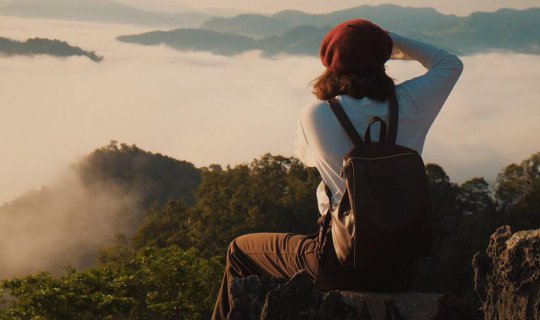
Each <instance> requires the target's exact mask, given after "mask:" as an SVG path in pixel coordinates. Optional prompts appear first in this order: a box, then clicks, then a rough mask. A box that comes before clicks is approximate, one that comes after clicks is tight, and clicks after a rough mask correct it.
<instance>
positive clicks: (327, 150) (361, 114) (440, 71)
mask: <svg viewBox="0 0 540 320" xmlns="http://www.w3.org/2000/svg"><path fill="white" fill-rule="evenodd" d="M389 35H390V37H391V38H392V41H393V52H392V56H391V59H396V60H397V59H400V60H416V61H418V62H420V63H421V64H422V65H423V66H424V67H425V68H426V69H427V70H428V71H427V72H426V73H425V74H424V75H421V76H418V77H416V78H413V79H410V80H407V81H404V82H402V83H400V84H398V85H396V88H395V91H396V96H397V100H398V104H399V123H398V134H397V140H396V144H398V145H402V146H405V147H408V148H411V149H413V150H416V151H417V152H418V153H419V154H422V151H423V146H424V141H425V139H426V135H427V133H428V131H429V129H430V127H431V125H432V124H433V122H434V120H435V118H436V117H437V115H438V113H439V111H440V110H441V108H442V106H443V104H444V102H445V101H446V99H447V97H448V95H449V94H450V92H451V91H452V89H453V87H454V84H455V83H456V81H457V80H458V78H459V76H460V75H461V72H462V70H463V63H462V62H461V60H460V59H459V58H458V57H457V56H455V55H453V54H450V53H448V52H446V51H445V50H442V49H439V48H436V47H434V46H432V45H429V44H426V43H423V42H420V41H416V40H412V39H409V38H406V37H404V36H400V35H397V34H395V33H393V32H390V33H389ZM336 98H337V99H338V101H339V102H340V103H341V105H342V107H343V109H344V110H345V112H346V113H347V115H348V117H349V119H350V120H351V122H352V123H353V125H354V127H355V128H356V130H357V131H358V133H359V134H360V136H362V138H363V134H364V132H365V130H366V128H367V125H368V122H369V120H370V119H371V118H372V117H373V116H378V117H380V118H381V119H383V120H384V121H385V122H386V123H388V121H389V114H390V112H389V101H388V100H386V101H383V102H381V101H377V100H374V99H371V98H369V97H363V98H360V99H355V98H353V97H351V96H349V95H343V94H342V95H338V96H337V97H336ZM373 127H374V129H373V131H374V132H378V130H379V128H378V125H377V124H375V125H374V126H373ZM377 139H378V135H374V136H373V140H374V141H377ZM352 147H353V143H352V141H351V140H350V138H349V137H348V136H347V134H346V133H345V131H344V130H343V128H342V126H341V124H340V123H339V121H338V119H337V118H336V117H335V115H334V114H333V112H332V110H331V108H330V106H329V104H328V103H327V102H326V101H320V100H319V101H315V102H313V103H311V104H309V105H307V106H305V107H304V108H303V109H302V111H301V115H300V121H299V124H298V130H297V139H296V144H295V149H296V150H295V153H296V156H297V157H298V158H299V159H300V160H301V161H302V162H303V163H304V164H305V165H306V166H310V167H317V169H318V170H319V173H320V174H321V176H322V179H323V181H326V184H327V185H328V187H329V188H330V190H331V191H332V203H333V204H334V205H337V204H338V203H339V201H340V199H341V197H342V195H343V191H344V189H345V182H344V180H343V179H342V178H341V177H340V176H339V173H340V170H341V167H342V164H343V157H344V156H345V154H346V153H347V152H349V151H350V150H351V149H352ZM323 181H321V184H320V185H319V188H318V189H317V199H318V202H319V211H320V213H321V214H325V213H326V211H327V209H328V198H327V196H326V193H325V191H324V184H323Z"/></svg>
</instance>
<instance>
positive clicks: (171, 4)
mask: <svg viewBox="0 0 540 320" xmlns="http://www.w3.org/2000/svg"><path fill="white" fill-rule="evenodd" d="M19 1H28V0H0V5H2V4H7V3H11V2H19ZM31 1H51V0H31ZM55 1H80V0H55ZM84 1H85V2H89V1H114V0H84ZM116 1H118V2H121V3H124V4H126V5H130V6H135V7H139V8H142V9H147V10H154V11H165V12H179V11H194V10H195V11H196V10H210V12H214V13H216V14H218V13H221V14H233V13H237V12H261V13H274V12H277V11H281V10H286V9H295V10H302V11H306V12H311V13H324V12H328V11H334V10H342V9H346V8H350V7H354V6H359V5H379V4H384V3H393V4H397V5H401V6H410V7H431V8H435V9H436V10H438V11H440V12H442V13H446V14H455V15H459V16H467V15H469V14H470V13H471V12H475V11H490V12H491V11H495V10H497V9H500V8H515V9H526V8H530V7H538V6H540V0H474V1H471V0H452V1H446V0H400V1H395V0H394V1H392V0H363V1H358V0H335V1H328V0H257V1H252V0H227V1H223V0H221V1H218V0H181V1H178V0H116ZM216 9H219V10H216Z"/></svg>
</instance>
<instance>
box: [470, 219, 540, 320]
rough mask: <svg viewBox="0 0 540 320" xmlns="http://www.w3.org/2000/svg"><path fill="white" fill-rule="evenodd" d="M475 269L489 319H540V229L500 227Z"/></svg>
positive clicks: (475, 279)
mask: <svg viewBox="0 0 540 320" xmlns="http://www.w3.org/2000/svg"><path fill="white" fill-rule="evenodd" d="M473 267H474V271H475V276H474V282H475V283H474V284H475V290H476V292H477V293H478V296H479V297H480V300H481V302H482V309H483V312H484V317H485V319H486V320H522V319H527V320H535V319H540V229H537V230H532V231H520V232H516V233H514V234H512V230H511V229H510V227H509V226H503V227H500V228H498V229H497V230H496V231H495V233H493V235H491V239H490V242H489V246H488V248H487V250H486V252H485V253H477V254H476V255H475V256H474V258H473Z"/></svg>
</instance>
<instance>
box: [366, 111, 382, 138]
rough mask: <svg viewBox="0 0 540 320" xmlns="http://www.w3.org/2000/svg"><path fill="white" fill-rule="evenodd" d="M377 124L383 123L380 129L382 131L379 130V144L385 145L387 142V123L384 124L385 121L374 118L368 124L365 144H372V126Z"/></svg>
mask: <svg viewBox="0 0 540 320" xmlns="http://www.w3.org/2000/svg"><path fill="white" fill-rule="evenodd" d="M376 122H380V123H381V127H380V130H379V142H380V143H385V142H386V122H384V120H383V119H381V118H380V117H372V118H371V119H370V120H369V124H368V127H367V129H366V133H365V134H364V142H365V143H371V126H372V125H373V124H374V123H376Z"/></svg>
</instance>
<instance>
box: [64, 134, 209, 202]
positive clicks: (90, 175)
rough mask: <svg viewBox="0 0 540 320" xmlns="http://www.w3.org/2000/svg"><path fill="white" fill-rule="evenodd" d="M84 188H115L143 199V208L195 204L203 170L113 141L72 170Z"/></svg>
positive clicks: (190, 164) (189, 163)
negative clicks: (171, 203) (174, 201)
mask: <svg viewBox="0 0 540 320" xmlns="http://www.w3.org/2000/svg"><path fill="white" fill-rule="evenodd" d="M73 169H74V170H75V173H76V174H77V175H78V176H79V177H80V178H81V180H82V182H83V184H84V186H86V187H92V186H95V185H116V186H118V187H120V188H121V189H123V190H124V191H125V192H136V193H138V194H140V195H141V197H142V199H141V200H142V204H143V207H144V208H146V207H147V206H148V205H150V204H151V203H153V202H156V203H157V204H159V205H164V204H165V203H166V202H167V201H168V200H171V199H182V200H183V201H184V202H185V203H186V204H187V205H188V206H190V205H192V204H193V203H194V201H195V200H194V195H193V192H194V190H195V188H196V187H197V186H198V185H199V183H200V181H201V177H200V169H198V168H196V167H195V166H194V165H193V164H192V163H191V162H187V161H182V160H177V159H174V158H171V157H168V156H164V155H162V154H159V153H157V154H155V153H151V152H148V151H144V150H142V149H139V148H138V147H137V146H134V145H131V146H129V145H126V144H120V145H118V144H117V143H116V141H112V142H111V143H110V144H109V145H108V146H105V147H102V148H99V149H97V150H95V151H93V152H92V153H91V154H89V155H88V156H86V157H85V158H84V159H82V160H80V161H79V162H78V163H77V164H76V165H75V166H74V168H73Z"/></svg>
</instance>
